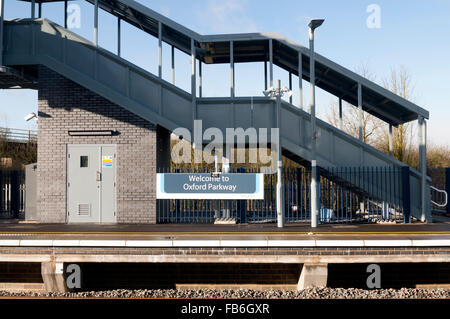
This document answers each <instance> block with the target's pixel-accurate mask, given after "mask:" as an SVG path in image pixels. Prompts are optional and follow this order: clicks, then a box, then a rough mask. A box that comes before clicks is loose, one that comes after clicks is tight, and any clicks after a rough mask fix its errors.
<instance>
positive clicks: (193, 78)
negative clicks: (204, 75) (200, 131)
mask: <svg viewBox="0 0 450 319" xmlns="http://www.w3.org/2000/svg"><path fill="white" fill-rule="evenodd" d="M195 53H196V52H195V41H194V39H191V95H192V134H193V133H194V121H195V119H196V118H197V92H196V91H197V84H196V82H197V74H196V57H195ZM193 146H194V151H195V147H196V145H195V143H194V145H193Z"/></svg>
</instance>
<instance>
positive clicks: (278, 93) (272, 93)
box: [263, 80, 292, 228]
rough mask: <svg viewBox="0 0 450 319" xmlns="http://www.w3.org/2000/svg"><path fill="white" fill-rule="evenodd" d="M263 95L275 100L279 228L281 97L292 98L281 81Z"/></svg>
mask: <svg viewBox="0 0 450 319" xmlns="http://www.w3.org/2000/svg"><path fill="white" fill-rule="evenodd" d="M263 93H264V95H265V96H267V97H271V98H275V99H276V105H277V106H276V112H275V114H276V126H277V128H278V143H277V156H278V160H277V186H276V197H277V198H276V204H277V224H278V227H279V228H282V227H284V197H283V195H284V192H283V180H282V174H281V169H282V155H281V136H280V126H281V97H282V96H283V95H284V94H285V93H287V94H288V95H289V97H291V96H292V91H291V90H289V89H288V88H281V81H280V80H278V81H277V87H276V88H273V87H271V88H269V89H268V90H265V91H263Z"/></svg>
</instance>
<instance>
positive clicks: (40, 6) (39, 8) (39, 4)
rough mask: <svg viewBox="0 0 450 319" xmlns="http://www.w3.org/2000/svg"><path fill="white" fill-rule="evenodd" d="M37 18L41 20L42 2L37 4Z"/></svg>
mask: <svg viewBox="0 0 450 319" xmlns="http://www.w3.org/2000/svg"><path fill="white" fill-rule="evenodd" d="M38 18H39V19H40V18H42V2H39V3H38Z"/></svg>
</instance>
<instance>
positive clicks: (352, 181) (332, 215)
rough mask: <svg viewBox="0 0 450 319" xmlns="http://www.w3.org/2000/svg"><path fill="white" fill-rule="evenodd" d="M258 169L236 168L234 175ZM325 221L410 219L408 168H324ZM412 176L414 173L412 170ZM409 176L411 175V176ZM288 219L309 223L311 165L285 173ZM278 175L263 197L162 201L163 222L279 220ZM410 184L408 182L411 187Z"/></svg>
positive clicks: (268, 176)
mask: <svg viewBox="0 0 450 319" xmlns="http://www.w3.org/2000/svg"><path fill="white" fill-rule="evenodd" d="M169 172H171V173H210V172H211V170H210V169H176V170H171V171H170V170H160V171H159V173H169ZM237 172H240V173H242V172H246V173H258V172H259V170H258V169H245V170H243V169H234V170H230V173H237ZM319 174H320V183H319V188H320V192H319V194H320V210H319V222H320V223H351V222H378V221H395V222H404V221H408V219H405V218H404V216H405V214H404V195H408V194H404V188H405V187H404V185H403V183H404V182H403V177H404V176H403V175H405V172H403V171H402V169H399V168H389V167H369V168H368V167H348V168H330V169H323V168H321V169H320V170H319ZM407 174H409V173H407ZM408 176H409V175H408ZM282 178H283V189H284V205H285V206H284V209H285V221H286V223H301V222H310V220H311V214H310V205H311V203H310V184H311V169H310V168H303V167H301V168H285V169H283V171H282ZM276 182H277V181H276V174H265V175H264V199H263V200H197V199H195V200H174V199H164V200H158V208H157V222H158V223H214V222H216V221H218V220H234V221H236V222H238V223H239V222H241V223H242V222H245V223H270V222H276V220H277V212H276ZM406 188H409V185H408V186H407V187H406Z"/></svg>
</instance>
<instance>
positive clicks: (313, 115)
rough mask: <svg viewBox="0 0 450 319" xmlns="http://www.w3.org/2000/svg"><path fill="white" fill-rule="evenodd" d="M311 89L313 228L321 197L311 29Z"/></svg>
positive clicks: (311, 35)
mask: <svg viewBox="0 0 450 319" xmlns="http://www.w3.org/2000/svg"><path fill="white" fill-rule="evenodd" d="M309 49H310V60H309V61H310V63H309V74H310V88H311V106H310V108H311V227H313V228H315V227H317V219H318V216H319V196H318V191H317V185H318V184H317V159H316V156H317V155H316V153H317V150H316V149H317V134H316V73H315V56H314V31H313V30H311V28H310V29H309Z"/></svg>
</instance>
